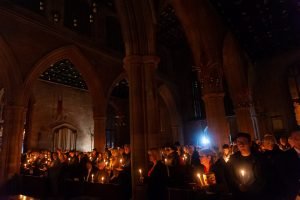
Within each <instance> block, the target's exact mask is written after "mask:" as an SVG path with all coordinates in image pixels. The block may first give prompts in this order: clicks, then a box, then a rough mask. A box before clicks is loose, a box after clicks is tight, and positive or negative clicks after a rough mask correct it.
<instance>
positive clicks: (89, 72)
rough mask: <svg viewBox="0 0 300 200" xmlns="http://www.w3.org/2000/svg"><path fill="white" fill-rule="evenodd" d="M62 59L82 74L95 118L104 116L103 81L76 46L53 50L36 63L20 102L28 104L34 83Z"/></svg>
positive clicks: (25, 84)
mask: <svg viewBox="0 0 300 200" xmlns="http://www.w3.org/2000/svg"><path fill="white" fill-rule="evenodd" d="M62 59H69V60H70V61H71V62H72V63H73V64H74V65H75V66H76V68H77V69H78V71H79V72H80V73H81V74H82V76H83V79H84V80H85V81H86V84H87V86H88V88H89V92H90V94H91V97H92V102H93V109H94V116H104V110H105V109H104V107H103V103H104V102H105V97H104V92H103V88H102V84H101V81H100V80H99V78H98V76H97V74H96V73H95V68H94V66H93V65H92V64H91V63H90V62H89V61H88V59H87V58H86V57H85V56H84V55H83V54H82V53H81V51H80V50H79V48H77V47H76V46H74V45H70V46H65V47H61V48H58V49H56V50H53V51H52V52H50V53H48V54H47V55H45V56H44V57H42V58H41V59H40V60H39V61H38V62H36V64H35V65H34V67H33V69H32V70H31V72H30V73H29V75H28V76H27V77H26V79H25V82H24V85H23V90H22V91H21V94H20V98H19V101H20V102H21V103H26V102H28V99H29V94H30V93H29V92H28V91H30V90H31V88H32V86H33V84H34V82H35V81H36V80H37V79H38V77H39V76H40V74H41V73H43V72H44V71H45V70H46V69H47V68H48V67H49V66H50V65H51V64H53V63H55V62H57V61H60V60H62Z"/></svg>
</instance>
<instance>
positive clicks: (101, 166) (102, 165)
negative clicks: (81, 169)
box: [97, 161, 105, 170]
mask: <svg viewBox="0 0 300 200" xmlns="http://www.w3.org/2000/svg"><path fill="white" fill-rule="evenodd" d="M97 167H98V169H99V170H103V169H105V162H103V161H102V162H98V163H97Z"/></svg>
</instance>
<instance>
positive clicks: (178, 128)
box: [158, 84, 183, 144]
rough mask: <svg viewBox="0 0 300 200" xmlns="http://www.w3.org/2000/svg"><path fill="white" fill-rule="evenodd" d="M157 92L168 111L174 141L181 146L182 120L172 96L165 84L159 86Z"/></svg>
mask: <svg viewBox="0 0 300 200" xmlns="http://www.w3.org/2000/svg"><path fill="white" fill-rule="evenodd" d="M158 92H159V95H160V96H161V97H162V99H163V101H164V102H165V104H166V106H167V109H168V111H169V115H170V120H171V126H172V135H173V138H174V140H175V141H179V142H180V143H181V144H183V133H182V120H181V117H180V114H179V112H178V110H177V105H176V102H175V100H174V97H173V94H172V92H171V90H170V89H169V87H168V86H167V85H166V84H163V85H161V86H160V87H159V88H158Z"/></svg>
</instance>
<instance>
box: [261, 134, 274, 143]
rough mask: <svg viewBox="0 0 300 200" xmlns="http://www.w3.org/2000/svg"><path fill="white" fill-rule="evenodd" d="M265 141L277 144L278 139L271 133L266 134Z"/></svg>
mask: <svg viewBox="0 0 300 200" xmlns="http://www.w3.org/2000/svg"><path fill="white" fill-rule="evenodd" d="M263 141H264V142H268V143H270V144H272V145H274V144H276V139H275V137H274V136H273V135H271V134H266V135H264V139H263Z"/></svg>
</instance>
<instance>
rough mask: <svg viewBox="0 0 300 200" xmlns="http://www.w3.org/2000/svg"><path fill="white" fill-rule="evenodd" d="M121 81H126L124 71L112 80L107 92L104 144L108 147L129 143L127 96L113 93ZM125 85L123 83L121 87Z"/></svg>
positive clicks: (126, 77)
mask: <svg viewBox="0 0 300 200" xmlns="http://www.w3.org/2000/svg"><path fill="white" fill-rule="evenodd" d="M122 82H123V83H124V82H127V83H128V76H127V74H126V73H125V72H122V73H120V74H119V75H118V76H117V77H116V78H115V79H114V80H113V82H112V84H111V86H110V88H109V90H108V93H107V100H108V101H107V104H106V134H107V135H106V138H107V143H106V145H107V146H108V147H113V146H122V145H124V144H128V143H130V131H129V129H130V122H129V97H128V98H126V95H125V96H122V95H121V96H118V95H116V93H115V92H116V91H118V87H119V86H120V85H122ZM127 86H128V85H127ZM127 86H126V85H123V87H127ZM119 89H120V88H119ZM123 89H124V88H123ZM123 89H121V90H122V91H123V92H125V91H126V90H123ZM123 95H124V93H123Z"/></svg>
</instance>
